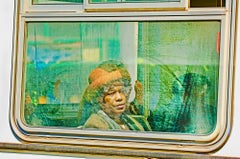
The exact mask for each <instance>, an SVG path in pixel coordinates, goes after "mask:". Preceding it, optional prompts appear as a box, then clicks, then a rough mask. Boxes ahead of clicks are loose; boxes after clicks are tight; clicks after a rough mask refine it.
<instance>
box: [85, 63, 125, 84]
mask: <svg viewBox="0 0 240 159" xmlns="http://www.w3.org/2000/svg"><path fill="white" fill-rule="evenodd" d="M121 78H122V75H121V73H120V71H119V70H116V71H113V72H107V71H105V70H103V69H101V68H96V69H94V70H93V71H92V72H91V74H90V76H89V78H88V79H89V87H91V88H96V87H98V86H101V85H104V84H107V83H109V82H111V81H115V80H117V79H121Z"/></svg>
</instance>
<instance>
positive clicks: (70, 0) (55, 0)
mask: <svg viewBox="0 0 240 159" xmlns="http://www.w3.org/2000/svg"><path fill="white" fill-rule="evenodd" d="M82 2H83V0H33V4H65V3H66V4H74V3H82Z"/></svg>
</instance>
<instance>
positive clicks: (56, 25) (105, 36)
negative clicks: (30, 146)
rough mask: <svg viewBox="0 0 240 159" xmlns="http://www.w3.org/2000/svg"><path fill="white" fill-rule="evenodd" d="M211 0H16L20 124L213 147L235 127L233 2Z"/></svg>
mask: <svg viewBox="0 0 240 159" xmlns="http://www.w3.org/2000/svg"><path fill="white" fill-rule="evenodd" d="M189 2H190V10H188V7H189V6H188V4H189ZM29 3H31V4H29ZM32 3H33V4H32ZM212 3H213V1H208V3H207V2H206V3H204V6H203V5H199V4H197V2H195V1H194V0H193V1H187V0H176V1H171V2H170V1H161V0H159V1H156V2H155V1H154V2H153V1H150V2H146V1H141V2H139V1H134V2H133V1H126V2H124V3H121V2H120V3H118V2H112V1H107V2H106V3H105V1H104V3H103V2H102V1H95V0H93V1H87V2H86V1H83V3H82V2H80V1H78V2H77V1H67V0H65V1H43V0H42V1H40V0H39V1H31V2H30V1H19V2H18V3H17V5H20V7H16V8H17V9H19V10H18V11H17V12H16V14H17V16H16V19H17V22H18V23H16V33H15V35H16V36H15V49H14V51H15V52H14V70H13V86H12V88H13V90H12V93H13V94H12V96H13V97H12V100H13V101H12V106H11V120H10V121H11V125H12V128H13V131H14V132H15V134H16V135H17V136H18V137H19V138H20V139H22V140H23V141H25V142H36V143H39V144H41V143H42V142H44V143H50V144H56V143H58V144H65V145H68V146H73V145H79V144H81V145H83V146H92V145H94V146H102V145H108V146H113V147H117V148H126V147H127V148H129V149H141V150H145V149H148V150H171V151H184V152H185V151H187V152H190V151H191V152H210V151H214V150H216V149H217V148H218V147H220V146H221V143H224V142H223V140H225V139H226V137H227V135H226V133H228V132H229V131H230V123H229V121H231V120H230V118H231V116H229V114H231V113H230V112H231V105H230V103H231V102H229V100H230V99H228V97H229V95H230V93H231V92H230V90H231V82H232V77H231V74H232V73H231V71H232V68H231V66H232V65H231V60H232V55H233V52H232V51H233V39H234V11H231V7H233V8H234V6H235V5H236V4H235V3H234V2H232V1H231V2H230V1H221V2H220V1H217V2H216V5H212ZM220 3H222V4H221V5H220ZM53 4H54V5H53ZM135 4H136V6H135ZM146 4H149V5H147V6H148V7H149V8H144V6H146ZM153 4H155V5H156V7H154V5H153ZM205 4H206V6H208V8H206V7H205ZM133 6H134V7H133ZM136 7H140V9H138V8H136ZM194 7H195V8H194ZM197 7H202V8H201V9H196V8H197ZM191 8H192V9H191ZM119 9H120V10H124V12H119V11H120V10H119ZM103 11H106V12H103ZM19 13H21V14H19ZM92 141H96V142H92Z"/></svg>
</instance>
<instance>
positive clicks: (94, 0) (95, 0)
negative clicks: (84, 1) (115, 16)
mask: <svg viewBox="0 0 240 159" xmlns="http://www.w3.org/2000/svg"><path fill="white" fill-rule="evenodd" d="M89 2H90V3H111V2H123V3H124V2H145V3H148V2H181V0H90V1H89Z"/></svg>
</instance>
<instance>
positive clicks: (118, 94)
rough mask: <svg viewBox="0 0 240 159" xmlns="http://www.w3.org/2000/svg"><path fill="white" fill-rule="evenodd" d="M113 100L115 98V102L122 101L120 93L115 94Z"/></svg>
mask: <svg viewBox="0 0 240 159" xmlns="http://www.w3.org/2000/svg"><path fill="white" fill-rule="evenodd" d="M115 98H116V100H122V95H121V93H120V92H116V93H115Z"/></svg>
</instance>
